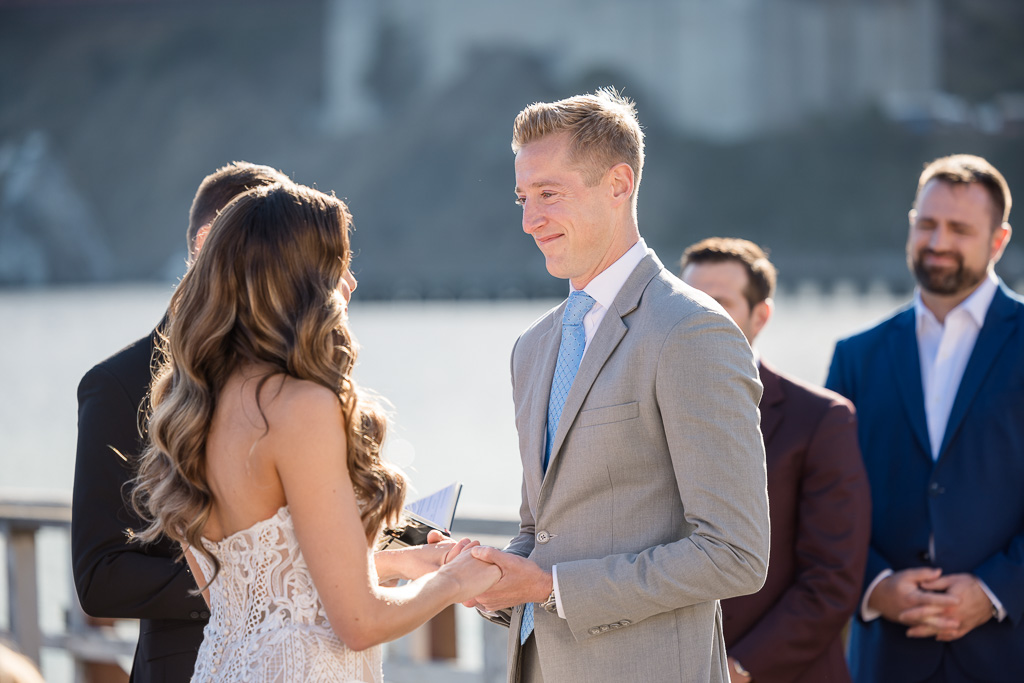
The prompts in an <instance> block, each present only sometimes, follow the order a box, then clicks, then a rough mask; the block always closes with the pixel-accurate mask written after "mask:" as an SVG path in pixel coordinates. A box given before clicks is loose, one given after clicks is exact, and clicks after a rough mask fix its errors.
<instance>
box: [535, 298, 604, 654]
mask: <svg viewBox="0 0 1024 683" xmlns="http://www.w3.org/2000/svg"><path fill="white" fill-rule="evenodd" d="M593 305H594V299H593V298H592V297H591V296H590V295H589V294H587V293H586V292H584V291H583V290H577V291H575V292H573V293H572V294H570V295H569V302H568V303H567V304H566V305H565V313H564V314H562V342H561V344H559V346H558V360H557V361H555V374H554V377H552V378H551V395H550V397H549V398H548V428H547V437H546V438H545V439H544V463H543V464H544V472H545V473H547V471H548V462H549V461H550V459H551V445H552V444H553V443H554V441H555V432H557V431H558V421H559V420H560V419H561V418H562V408H564V407H565V399H566V397H567V396H568V395H569V389H571V388H572V381H573V380H574V379H576V371H577V370H579V369H580V361H581V360H583V349H584V348H585V347H586V343H587V336H586V333H585V332H584V331H583V316H585V315H586V314H587V311H589V310H590V309H591V308H592V307H593ZM532 632H533V603H532V602H528V603H526V608H525V609H524V610H523V623H522V626H521V627H520V628H519V643H520V645H521V644H523V643H525V642H526V639H527V638H529V637H530V634H531V633H532Z"/></svg>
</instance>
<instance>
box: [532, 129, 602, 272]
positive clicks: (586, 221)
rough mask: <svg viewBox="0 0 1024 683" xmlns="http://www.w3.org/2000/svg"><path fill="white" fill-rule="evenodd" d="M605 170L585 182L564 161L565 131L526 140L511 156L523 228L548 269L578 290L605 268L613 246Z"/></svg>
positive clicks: (566, 158)
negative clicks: (531, 140) (597, 178)
mask: <svg viewBox="0 0 1024 683" xmlns="http://www.w3.org/2000/svg"><path fill="white" fill-rule="evenodd" d="M609 198H610V193H609V188H608V182H607V174H605V176H604V177H602V178H600V179H599V180H598V182H597V183H596V184H594V185H587V183H586V181H585V179H584V173H583V171H582V169H581V167H580V165H579V164H574V163H572V162H571V161H570V160H569V135H568V134H567V133H557V134H552V135H546V136H544V137H543V138H541V139H539V140H536V141H534V142H530V143H528V144H526V145H524V146H523V147H522V149H520V150H519V153H518V154H516V203H517V204H519V205H520V206H522V207H523V231H524V232H526V233H527V234H528V235H530V236H531V237H533V239H534V241H535V242H536V243H537V247H538V248H540V250H541V253H543V254H544V259H545V262H546V265H547V269H548V272H549V273H551V274H552V275H553V276H555V277H558V278H568V279H570V280H572V284H573V286H575V287H576V288H577V289H582V288H583V287H584V286H585V285H586V284H587V283H589V282H590V281H591V280H592V279H593V278H594V276H596V275H597V274H598V273H600V272H601V271H602V270H604V268H605V267H607V265H608V264H607V263H605V261H606V260H607V258H606V257H607V255H608V254H609V253H610V252H611V251H613V249H614V246H613V245H614V237H615V235H614V229H613V221H612V220H611V216H610V210H611V207H610V204H609V202H608V199H609Z"/></svg>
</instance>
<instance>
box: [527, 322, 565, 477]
mask: <svg viewBox="0 0 1024 683" xmlns="http://www.w3.org/2000/svg"><path fill="white" fill-rule="evenodd" d="M564 311H565V303H564V302H563V303H562V305H561V306H559V307H558V308H557V309H556V310H555V311H554V313H552V318H551V325H550V327H549V328H548V329H547V330H546V331H545V332H544V333H543V334H542V335H541V337H540V340H539V342H538V343H537V344H536V345H535V346H534V354H533V356H532V357H531V358H530V359H529V366H530V367H533V368H535V373H536V378H537V379H536V381H535V382H532V383H531V386H530V388H529V390H528V393H527V394H526V396H525V397H524V401H525V404H524V407H523V409H524V410H525V411H526V416H527V422H526V424H529V425H530V426H531V427H530V435H529V446H528V448H529V451H528V454H524V455H526V456H527V457H524V458H523V473H524V474H525V475H526V477H527V478H529V479H530V480H531V481H532V482H533V483H535V484H536V486H537V487H538V488H539V487H540V482H541V479H543V477H544V473H543V472H542V471H541V464H542V461H543V460H544V440H545V438H547V428H548V398H549V397H550V396H551V379H552V377H553V376H554V374H555V362H556V361H557V360H558V345H559V344H560V343H561V341H562V313H563V312H564Z"/></svg>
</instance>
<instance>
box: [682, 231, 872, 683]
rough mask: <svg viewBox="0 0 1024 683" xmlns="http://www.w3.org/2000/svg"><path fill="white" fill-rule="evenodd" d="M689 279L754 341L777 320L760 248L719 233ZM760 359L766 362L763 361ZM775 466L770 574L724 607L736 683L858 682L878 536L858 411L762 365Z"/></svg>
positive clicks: (689, 253) (770, 463)
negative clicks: (859, 617) (853, 638)
mask: <svg viewBox="0 0 1024 683" xmlns="http://www.w3.org/2000/svg"><path fill="white" fill-rule="evenodd" d="M681 267H682V274H681V276H682V279H683V282H685V283H686V284H688V285H692V286H693V287H696V288H697V289H700V290H702V291H704V292H706V293H708V294H710V295H711V296H712V297H714V298H715V299H716V300H717V301H718V303H720V304H722V307H723V308H725V310H726V312H728V313H729V315H730V316H732V318H733V320H734V321H735V322H736V324H737V325H738V326H739V328H740V330H741V331H742V332H743V334H744V335H745V336H746V337H747V340H748V341H750V343H751V344H753V343H754V339H755V338H756V337H757V335H758V334H759V333H760V332H761V330H762V329H763V328H764V326H765V324H766V323H767V322H768V320H769V318H770V317H771V314H772V310H773V308H774V303H773V301H772V294H773V292H774V290H775V275H776V273H775V267H774V266H773V265H772V263H771V262H770V261H769V260H768V257H767V255H766V254H765V253H764V250H762V249H761V248H760V247H759V246H757V245H756V244H754V243H753V242H749V241H747V240H742V239H733V238H721V237H712V238H710V239H706V240H704V241H702V242H698V243H697V244H694V245H693V246H691V247H690V248H688V249H687V250H686V252H685V253H684V254H683V258H682V263H681ZM755 355H757V354H755ZM758 370H759V371H760V377H761V383H762V384H764V393H763V394H762V396H761V404H760V408H761V432H762V434H763V435H764V447H765V460H766V464H767V468H768V503H769V509H770V515H771V529H772V532H771V549H770V554H769V563H768V578H767V580H766V581H765V584H764V587H763V588H762V589H761V590H760V591H758V592H757V593H754V594H753V595H744V596H740V597H736V598H730V599H728V600H723V601H722V616H723V618H724V621H725V645H726V650H727V652H728V654H729V666H730V671H729V673H730V676H731V680H732V683H747V681H750V680H754V681H757V683H829V682H831V683H844V682H845V683H849V681H850V672H849V670H848V669H847V666H846V660H845V658H844V656H843V641H842V636H841V633H842V629H843V626H844V625H845V624H846V623H847V622H848V621H849V619H850V616H851V615H852V614H853V612H854V609H855V608H856V606H857V602H858V600H859V598H860V585H861V578H862V576H863V574H864V565H865V563H866V562H867V554H868V534H869V531H870V528H871V523H870V519H871V514H870V510H871V499H870V491H869V489H868V480H867V474H866V473H865V470H864V465H863V463H862V461H861V456H860V450H859V449H858V448H857V421H856V418H855V416H854V411H853V406H852V405H851V404H850V402H849V401H847V400H846V399H844V398H843V397H842V396H840V395H838V394H836V393H833V392H831V391H828V390H827V389H822V388H820V387H815V386H811V385H809V384H807V383H805V382H802V381H800V380H798V379H796V378H794V377H789V376H787V375H785V374H783V373H781V372H779V371H777V370H775V369H774V368H773V367H772V366H771V365H769V364H768V363H766V362H765V361H764V360H762V359H760V358H759V357H758Z"/></svg>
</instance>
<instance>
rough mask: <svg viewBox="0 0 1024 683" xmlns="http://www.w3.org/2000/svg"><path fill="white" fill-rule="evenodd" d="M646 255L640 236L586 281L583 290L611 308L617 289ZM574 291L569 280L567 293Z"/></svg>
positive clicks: (604, 305) (645, 248)
mask: <svg viewBox="0 0 1024 683" xmlns="http://www.w3.org/2000/svg"><path fill="white" fill-rule="evenodd" d="M646 255H647V244H646V243H645V242H644V238H643V237H641V238H640V239H639V240H637V242H636V244H634V245H633V246H632V247H630V248H629V249H628V250H627V251H626V253H625V254H623V255H622V256H620V257H619V258H618V260H617V261H615V263H613V264H611V265H610V266H608V267H607V268H605V269H604V270H602V271H601V272H600V273H598V274H597V276H596V277H595V278H594V279H593V280H591V281H590V282H588V283H587V286H586V287H584V288H583V291H584V292H586V293H587V294H589V295H590V296H592V297H594V301H596V302H597V303H599V304H601V306H602V307H604V308H606V309H607V308H611V305H612V302H613V301H615V297H616V296H618V294H619V290H620V289H622V285H624V284H626V280H628V279H629V276H630V275H632V274H633V271H634V270H636V267H637V265H638V264H639V263H640V261H642V260H643V258H644V256H646ZM574 291H576V288H575V287H573V286H572V281H570V282H569V293H570V294H572V293H573V292H574Z"/></svg>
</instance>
